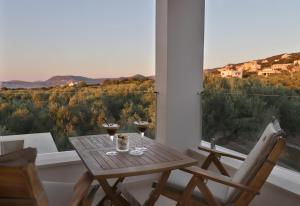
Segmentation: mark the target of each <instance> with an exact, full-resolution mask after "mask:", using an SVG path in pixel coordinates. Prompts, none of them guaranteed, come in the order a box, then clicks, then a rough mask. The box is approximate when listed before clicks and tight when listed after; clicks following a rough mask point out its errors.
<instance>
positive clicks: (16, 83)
mask: <svg viewBox="0 0 300 206" xmlns="http://www.w3.org/2000/svg"><path fill="white" fill-rule="evenodd" d="M123 79H136V80H144V79H153V77H152V76H150V77H146V76H143V75H141V74H136V75H134V76H130V77H119V78H96V79H93V78H88V77H83V76H72V75H68V76H53V77H51V78H50V79H48V80H46V81H36V82H26V81H20V80H12V81H4V82H0V88H1V87H6V88H10V89H17V88H25V89H31V88H42V87H54V86H63V85H75V84H77V83H79V82H82V81H84V82H85V83H87V84H89V85H93V84H102V83H103V82H104V81H105V80H123Z"/></svg>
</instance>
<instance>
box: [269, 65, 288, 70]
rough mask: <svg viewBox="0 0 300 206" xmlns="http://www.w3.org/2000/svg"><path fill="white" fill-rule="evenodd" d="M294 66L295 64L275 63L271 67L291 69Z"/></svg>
mask: <svg viewBox="0 0 300 206" xmlns="http://www.w3.org/2000/svg"><path fill="white" fill-rule="evenodd" d="M292 67H293V64H273V65H272V66H271V69H274V70H289V69H290V68H292Z"/></svg>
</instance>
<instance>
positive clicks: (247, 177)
mask: <svg viewBox="0 0 300 206" xmlns="http://www.w3.org/2000/svg"><path fill="white" fill-rule="evenodd" d="M281 135H282V131H281V129H280V126H279V123H278V121H277V120H276V121H275V122H274V123H273V122H272V123H270V124H268V125H267V127H266V129H265V130H264V132H263V134H262V135H261V137H260V139H259V141H258V142H257V143H256V145H255V147H254V148H253V149H252V150H251V152H250V153H249V155H248V156H247V158H246V160H245V161H244V163H243V164H242V165H241V166H240V168H239V170H238V171H237V172H236V173H235V174H234V176H233V177H232V181H233V182H237V183H241V184H248V183H249V181H251V179H253V178H254V176H255V175H256V173H257V172H258V170H259V169H260V167H261V166H262V164H263V163H264V162H265V160H266V158H267V157H268V155H269V154H270V152H271V151H272V149H273V147H274V145H275V143H276V141H277V137H279V136H281ZM240 193H241V191H240V190H239V189H236V188H232V187H230V188H229V189H228V192H227V195H226V198H225V200H226V202H227V203H230V202H234V201H235V199H236V198H237V197H238V195H239V194H240Z"/></svg>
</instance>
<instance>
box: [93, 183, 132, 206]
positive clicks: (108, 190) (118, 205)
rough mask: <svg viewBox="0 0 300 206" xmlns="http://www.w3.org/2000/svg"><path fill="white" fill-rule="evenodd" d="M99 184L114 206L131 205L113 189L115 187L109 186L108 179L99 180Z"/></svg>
mask: <svg viewBox="0 0 300 206" xmlns="http://www.w3.org/2000/svg"><path fill="white" fill-rule="evenodd" d="M98 182H99V184H100V185H101V187H102V189H103V191H104V192H105V194H106V196H107V198H108V199H109V200H110V201H111V203H112V204H113V205H114V206H126V205H129V203H128V202H127V201H126V200H125V199H124V198H122V197H121V195H120V194H118V193H117V192H116V190H114V189H113V187H111V186H110V185H109V183H108V182H107V180H106V179H98Z"/></svg>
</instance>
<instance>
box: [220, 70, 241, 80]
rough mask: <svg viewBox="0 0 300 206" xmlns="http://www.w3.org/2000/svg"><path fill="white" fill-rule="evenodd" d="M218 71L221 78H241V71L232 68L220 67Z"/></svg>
mask: <svg viewBox="0 0 300 206" xmlns="http://www.w3.org/2000/svg"><path fill="white" fill-rule="evenodd" d="M219 72H220V73H221V77H222V78H229V77H234V78H240V79H242V78H243V71H237V70H232V69H220V70H219Z"/></svg>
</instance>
